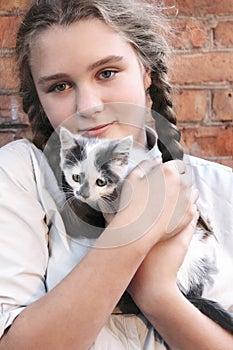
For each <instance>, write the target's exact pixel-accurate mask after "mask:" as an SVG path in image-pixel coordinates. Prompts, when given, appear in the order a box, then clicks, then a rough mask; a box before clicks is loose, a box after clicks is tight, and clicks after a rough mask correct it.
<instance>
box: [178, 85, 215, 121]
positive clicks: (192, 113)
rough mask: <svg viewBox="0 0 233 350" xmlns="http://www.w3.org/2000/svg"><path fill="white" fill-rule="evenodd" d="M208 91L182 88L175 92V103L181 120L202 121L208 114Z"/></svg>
mask: <svg viewBox="0 0 233 350" xmlns="http://www.w3.org/2000/svg"><path fill="white" fill-rule="evenodd" d="M207 101H208V97H207V92H206V91H199V90H198V91H197V90H182V91H180V92H177V93H176V94H174V105H175V109H176V113H177V118H178V121H179V122H189V121H190V122H197V121H202V120H203V119H204V118H205V116H206V114H207Z"/></svg>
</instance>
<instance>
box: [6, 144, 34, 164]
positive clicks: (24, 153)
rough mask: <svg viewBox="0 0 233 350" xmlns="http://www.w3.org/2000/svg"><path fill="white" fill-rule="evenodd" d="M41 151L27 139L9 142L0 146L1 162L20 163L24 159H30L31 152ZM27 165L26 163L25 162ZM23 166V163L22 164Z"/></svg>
mask: <svg viewBox="0 0 233 350" xmlns="http://www.w3.org/2000/svg"><path fill="white" fill-rule="evenodd" d="M35 151H36V152H40V151H39V149H37V148H36V147H35V146H34V145H33V143H32V142H31V141H29V140H27V139H19V140H16V141H12V142H9V143H7V144H6V145H4V146H2V147H1V148H0V160H1V162H0V164H1V166H2V165H11V164H12V163H13V162H16V164H17V163H20V162H21V161H22V160H24V161H25V162H27V160H30V157H31V152H35ZM25 165H26V164H25ZM22 166H23V164H22Z"/></svg>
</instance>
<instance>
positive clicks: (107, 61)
mask: <svg viewBox="0 0 233 350" xmlns="http://www.w3.org/2000/svg"><path fill="white" fill-rule="evenodd" d="M122 60H123V57H122V56H117V55H111V56H107V57H105V58H102V59H100V60H98V61H96V62H94V63H92V64H90V65H89V66H88V68H87V70H88V71H91V70H93V69H96V68H98V67H100V66H103V65H105V64H112V63H116V62H119V61H122ZM67 78H69V77H68V75H67V74H65V73H57V74H52V75H47V76H44V77H41V78H39V79H38V85H40V86H43V85H44V84H45V83H48V82H51V81H53V80H60V79H67Z"/></svg>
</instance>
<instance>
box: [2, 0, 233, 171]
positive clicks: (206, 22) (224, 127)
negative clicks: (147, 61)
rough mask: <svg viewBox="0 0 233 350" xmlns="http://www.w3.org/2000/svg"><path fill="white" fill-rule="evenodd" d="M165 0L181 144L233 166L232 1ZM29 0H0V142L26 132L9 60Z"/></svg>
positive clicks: (3, 142) (208, 157) (27, 133)
mask: <svg viewBox="0 0 233 350" xmlns="http://www.w3.org/2000/svg"><path fill="white" fill-rule="evenodd" d="M165 2H166V5H167V14H168V17H169V20H170V22H171V24H172V26H173V27H174V39H173V46H174V55H173V57H174V64H173V69H172V71H171V78H172V82H173V85H174V100H175V106H176V110H177V114H178V125H179V127H180V128H181V130H182V139H183V142H184V145H185V147H186V149H187V150H188V152H189V153H190V154H193V155H196V156H201V157H203V158H207V159H211V160H215V161H217V162H220V163H223V164H227V165H230V166H232V167H233V161H232V149H233V131H232V125H233V91H232V90H233V89H232V85H233V83H232V82H233V68H232V67H233V36H232V32H233V6H232V0H221V1H216V2H215V1H212V0H193V1H190V0H166V1H165ZM29 3H30V0H0V146H2V145H3V144H5V143H7V142H9V141H11V140H14V139H17V138H21V137H24V136H29V135H30V128H29V126H28V121H27V117H26V116H25V115H24V114H23V112H22V110H21V104H20V99H19V97H18V94H17V86H18V82H17V78H16V74H15V72H14V59H13V53H14V45H15V33H16V31H17V28H18V25H19V23H20V19H21V16H22V15H23V12H24V11H25V10H26V8H27V6H28V4H29ZM174 4H175V7H176V8H174Z"/></svg>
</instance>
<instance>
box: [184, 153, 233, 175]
mask: <svg viewBox="0 0 233 350" xmlns="http://www.w3.org/2000/svg"><path fill="white" fill-rule="evenodd" d="M184 161H185V163H186V164H190V165H191V167H192V168H193V169H194V170H195V169H196V171H200V172H205V171H213V172H220V173H229V174H231V175H232V168H230V167H228V166H226V165H223V164H220V163H216V162H213V161H210V160H206V159H203V158H198V157H194V156H190V155H187V154H185V156H184Z"/></svg>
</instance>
